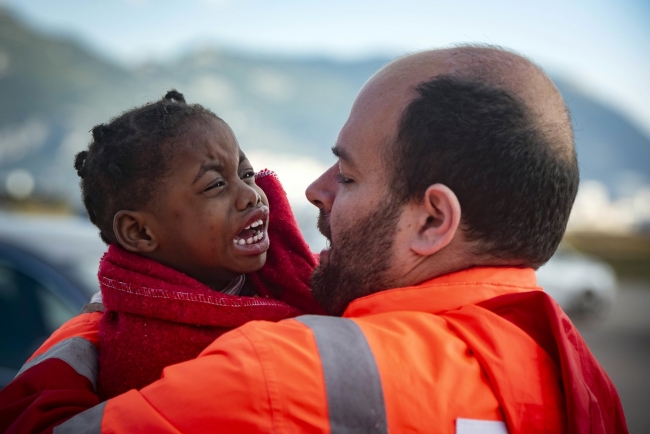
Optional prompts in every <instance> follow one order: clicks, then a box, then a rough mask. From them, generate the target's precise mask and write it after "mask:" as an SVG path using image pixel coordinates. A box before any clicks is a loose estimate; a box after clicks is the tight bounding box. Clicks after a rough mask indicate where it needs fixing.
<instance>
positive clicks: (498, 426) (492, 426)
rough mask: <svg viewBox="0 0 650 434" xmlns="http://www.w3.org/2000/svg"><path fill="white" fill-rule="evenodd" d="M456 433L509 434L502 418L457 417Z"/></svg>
mask: <svg viewBox="0 0 650 434" xmlns="http://www.w3.org/2000/svg"><path fill="white" fill-rule="evenodd" d="M456 434H508V430H507V429H506V424H505V423H504V422H501V421H500V420H478V419H462V418H460V417H459V418H458V419H456Z"/></svg>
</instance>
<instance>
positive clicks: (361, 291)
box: [311, 200, 401, 316]
mask: <svg viewBox="0 0 650 434" xmlns="http://www.w3.org/2000/svg"><path fill="white" fill-rule="evenodd" d="M400 211H401V206H400V205H399V203H398V202H397V201H394V200H393V201H389V203H388V205H387V206H379V207H378V210H377V211H375V212H373V213H370V215H369V216H368V217H366V218H364V219H363V220H361V221H359V222H358V223H356V224H355V225H354V226H352V227H350V228H347V229H345V230H343V231H341V233H340V236H339V237H338V239H337V240H336V244H335V245H332V246H331V248H330V251H329V255H328V261H327V263H326V264H325V265H323V264H320V265H319V266H318V267H317V268H316V269H315V270H314V272H313V273H312V275H311V287H312V293H313V295H314V298H315V299H316V301H317V302H319V303H320V305H321V306H322V307H323V309H325V311H326V312H327V313H328V314H330V315H339V316H340V315H341V314H343V311H345V308H346V307H347V306H348V304H349V303H350V302H351V301H352V300H355V299H357V298H359V297H363V296H365V295H369V294H372V293H374V292H378V291H382V290H384V289H388V288H391V281H390V279H389V278H388V276H387V274H388V273H387V272H388V270H389V269H390V266H391V259H392V250H393V249H392V247H393V241H394V238H395V231H396V229H397V220H398V218H399V215H400ZM318 228H319V230H320V231H321V233H322V234H323V235H325V236H326V237H327V239H328V240H330V242H331V239H332V232H331V227H330V224H329V218H328V216H327V215H326V214H324V213H323V211H322V210H321V213H320V215H319V216H318Z"/></svg>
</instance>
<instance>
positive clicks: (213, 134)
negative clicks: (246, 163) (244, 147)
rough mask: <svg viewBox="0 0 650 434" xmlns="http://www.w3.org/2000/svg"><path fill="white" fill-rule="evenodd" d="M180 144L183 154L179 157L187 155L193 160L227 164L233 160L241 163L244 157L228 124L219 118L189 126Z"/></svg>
mask: <svg viewBox="0 0 650 434" xmlns="http://www.w3.org/2000/svg"><path fill="white" fill-rule="evenodd" d="M180 142H182V144H181V146H180V147H179V148H178V151H181V150H182V152H178V153H177V155H178V154H185V155H186V156H187V157H191V159H192V160H220V161H222V160H223V161H222V163H226V164H227V163H229V162H230V160H232V161H233V162H235V163H239V162H240V161H241V159H242V156H243V155H244V154H243V152H242V151H241V149H240V148H239V143H237V139H236V138H235V135H234V134H233V132H232V130H231V129H230V127H229V126H228V124H226V123H225V122H224V121H222V120H221V119H218V118H211V119H206V120H203V121H202V122H194V123H193V125H190V126H188V129H187V130H186V132H185V134H183V137H182V138H181V140H180ZM178 156H179V157H180V156H181V155H178ZM243 158H245V156H244V157H243Z"/></svg>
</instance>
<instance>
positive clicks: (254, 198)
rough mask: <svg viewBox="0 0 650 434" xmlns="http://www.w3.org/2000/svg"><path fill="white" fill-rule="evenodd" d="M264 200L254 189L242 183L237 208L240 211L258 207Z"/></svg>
mask: <svg viewBox="0 0 650 434" xmlns="http://www.w3.org/2000/svg"><path fill="white" fill-rule="evenodd" d="M261 200H262V198H261V196H260V195H259V193H257V191H255V189H254V188H253V187H251V186H250V185H248V184H247V183H245V182H243V181H242V182H241V183H240V189H239V194H238V195H237V202H236V207H237V210H238V211H244V210H246V208H249V207H254V206H256V205H257V204H258V203H259V202H260V201H261Z"/></svg>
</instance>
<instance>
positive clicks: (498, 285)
mask: <svg viewBox="0 0 650 434" xmlns="http://www.w3.org/2000/svg"><path fill="white" fill-rule="evenodd" d="M535 290H537V291H541V290H542V288H540V287H538V286H537V278H536V276H535V271H534V270H533V269H532V268H513V267H476V268H469V269H467V270H462V271H457V272H454V273H450V274H446V275H444V276H439V277H436V278H433V279H431V280H428V281H425V282H422V283H420V284H419V285H416V286H408V287H403V288H394V289H388V290H385V291H380V292H377V293H374V294H371V295H368V296H366V297H362V298H358V299H356V300H354V301H352V302H351V303H350V304H349V306H348V307H347V309H346V310H345V312H344V313H343V316H344V317H348V318H353V317H362V316H367V315H375V314H379V313H385V312H394V311H419V312H428V313H433V314H437V313H440V312H444V311H448V310H453V309H458V308H460V307H462V306H465V305H468V304H477V303H480V302H482V301H485V300H489V299H491V298H494V297H498V296H500V295H506V294H512V293H518V292H528V291H535Z"/></svg>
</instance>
